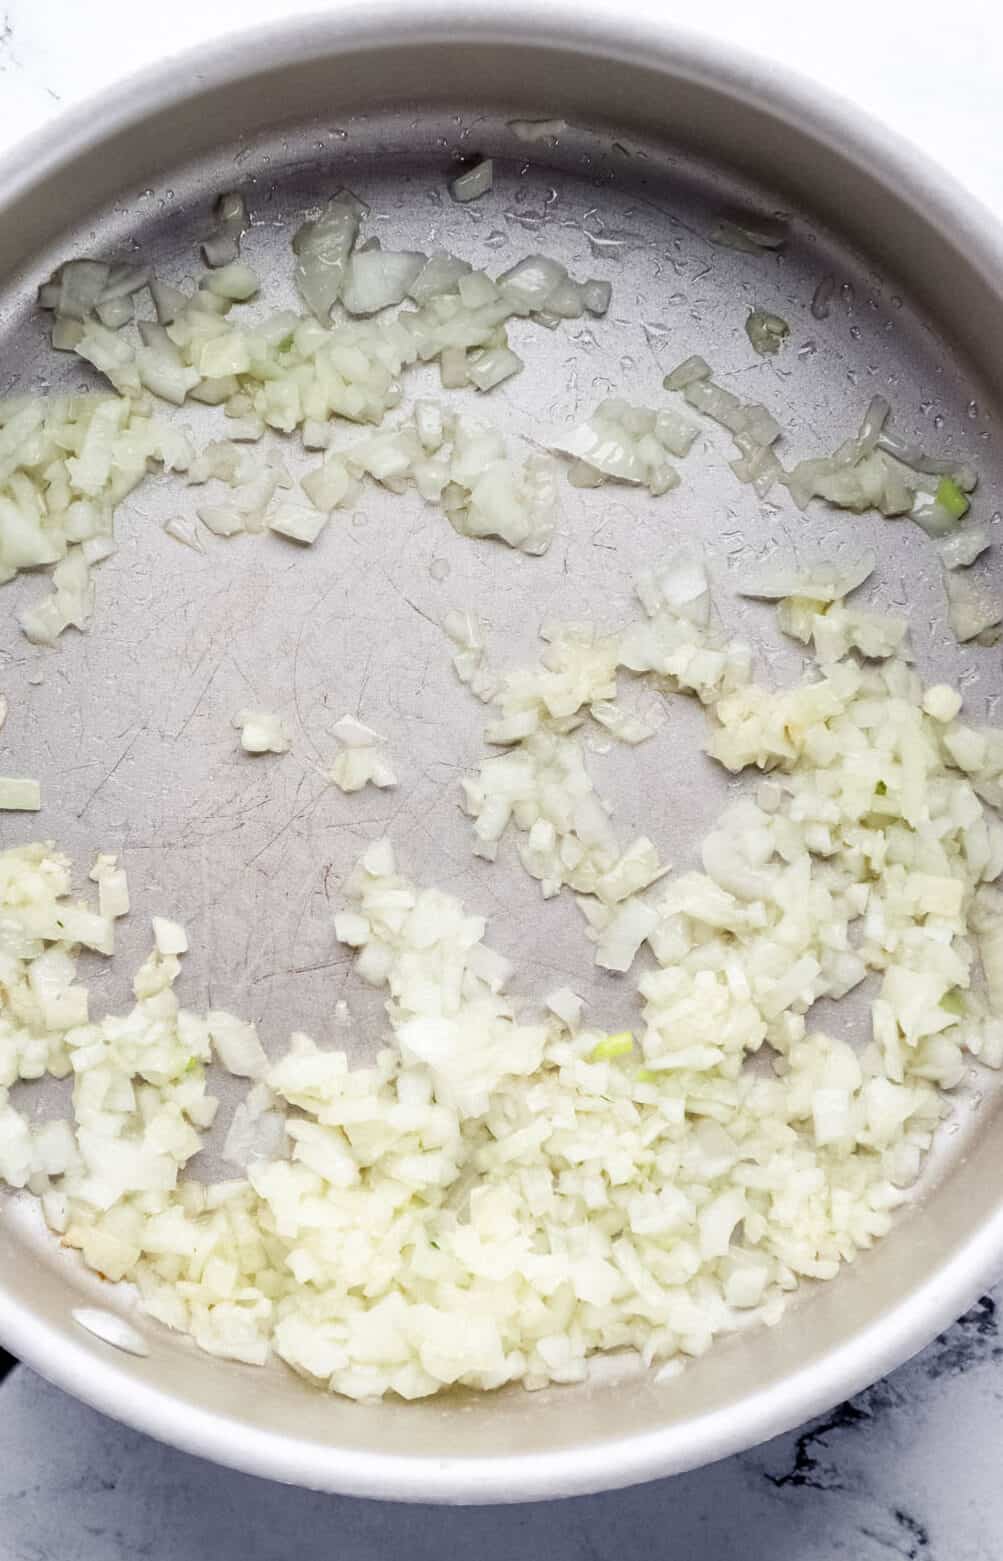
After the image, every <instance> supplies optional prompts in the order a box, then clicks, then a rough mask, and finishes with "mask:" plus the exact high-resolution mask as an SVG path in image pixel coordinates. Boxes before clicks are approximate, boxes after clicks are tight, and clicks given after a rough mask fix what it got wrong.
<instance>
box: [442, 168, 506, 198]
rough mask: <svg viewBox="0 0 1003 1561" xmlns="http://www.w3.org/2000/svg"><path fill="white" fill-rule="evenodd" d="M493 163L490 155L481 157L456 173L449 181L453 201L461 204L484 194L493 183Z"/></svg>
mask: <svg viewBox="0 0 1003 1561" xmlns="http://www.w3.org/2000/svg"><path fill="white" fill-rule="evenodd" d="M494 175H495V165H494V163H493V162H492V161H491V158H490V157H483V158H481V160H480V162H477V163H475V164H474V166H473V167H472V168H468V169H466V171H465V172H464V173H461V174H458V175H457V177H456V178H455V179H450V181H449V193H450V195H451V196H452V197H453V199H454V201H459V202H460V203H461V204H462V203H464V202H466V201H475V200H478V199H479V197H480V196H482V195H486V194H487V192H488V191H489V190H490V189H491V187H492V185H493V184H494Z"/></svg>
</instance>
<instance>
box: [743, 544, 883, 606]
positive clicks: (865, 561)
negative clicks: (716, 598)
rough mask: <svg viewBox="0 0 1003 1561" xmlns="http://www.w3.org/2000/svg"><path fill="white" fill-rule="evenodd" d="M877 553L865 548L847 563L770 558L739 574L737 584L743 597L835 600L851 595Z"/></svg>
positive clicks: (818, 600) (860, 582) (817, 600)
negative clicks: (851, 561) (755, 567)
mask: <svg viewBox="0 0 1003 1561" xmlns="http://www.w3.org/2000/svg"><path fill="white" fill-rule="evenodd" d="M876 564H877V558H876V555H875V554H874V553H873V552H872V551H871V550H870V548H867V549H865V551H864V552H862V553H861V555H860V557H859V558H857V559H855V560H854V561H853V563H850V564H838V563H835V562H832V561H830V560H828V559H818V560H817V561H811V562H807V563H806V562H805V561H804V559H802V560H800V561H798V560H797V559H790V560H785V559H781V560H780V561H779V562H773V560H770V561H769V562H768V563H766V564H764V565H761V566H760V567H759V568H758V569H753V570H751V571H749V572H748V573H746V572H744V571H743V573H742V576H741V580H740V583H739V586H738V590H739V594H740V595H742V596H759V597H764V598H767V599H770V600H774V601H779V600H780V599H781V598H782V597H804V598H806V599H807V600H809V601H814V602H835V601H839V600H842V598H843V597H846V596H849V595H851V593H852V592H854V591H856V590H857V589H858V588H859V587H860V586H861V585H863V583H864V581H865V580H867V579H868V578H869V576H870V575H872V574H873V573H874V569H875V566H876Z"/></svg>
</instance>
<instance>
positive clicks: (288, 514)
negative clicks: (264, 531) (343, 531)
mask: <svg viewBox="0 0 1003 1561" xmlns="http://www.w3.org/2000/svg"><path fill="white" fill-rule="evenodd" d="M329 518H330V517H329V516H328V515H323V514H320V513H318V511H317V510H316V509H307V508H306V507H305V506H304V505H301V504H280V505H279V507H278V509H276V510H275V511H274V512H273V514H272V515H270V516H269V520H268V529H269V531H277V532H278V533H279V535H280V536H283V537H289V538H290V539H291V540H292V541H293V542H305V543H310V542H316V540H317V538H318V537H319V536H320V534H321V532H322V531H323V529H324V527H325V526H326V525H327V522H328V520H329Z"/></svg>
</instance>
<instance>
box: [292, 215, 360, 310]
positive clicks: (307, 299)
mask: <svg viewBox="0 0 1003 1561" xmlns="http://www.w3.org/2000/svg"><path fill="white" fill-rule="evenodd" d="M366 211H367V207H366V206H365V205H363V203H362V201H360V200H359V199H358V198H357V197H356V196H354V195H352V194H351V192H350V191H349V190H339V191H338V193H337V195H335V196H334V197H333V199H332V200H330V201H329V202H328V204H327V206H326V207H325V208H324V210H323V212H322V213H321V215H320V216H319V217H318V218H317V219H316V220H315V221H312V222H305V223H304V224H303V226H302V227H300V228H298V229H297V231H296V233H295V234H294V235H293V252H294V254H295V255H296V272H295V279H296V287H297V291H298V292H299V295H300V297H301V298H302V299H303V302H304V303H305V304H306V306H307V308H308V309H310V310H311V311H312V313H313V314H314V315H315V316H316V318H317V319H318V320H319V321H320V322H321V324H322V325H326V324H327V323H328V321H329V320H330V318H331V310H332V309H333V307H334V305H335V304H336V303H337V301H338V299H339V298H340V297H341V290H342V288H343V287H344V285H345V272H346V268H347V266H348V258H349V256H350V255H351V253H352V249H353V247H354V245H355V240H356V238H357V237H358V232H359V222H360V219H361V218H362V217H364V216H365V214H366Z"/></svg>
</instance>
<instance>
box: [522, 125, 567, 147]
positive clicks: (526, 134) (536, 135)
mask: <svg viewBox="0 0 1003 1561" xmlns="http://www.w3.org/2000/svg"><path fill="white" fill-rule="evenodd" d="M508 127H509V129H510V130H511V131H512V132H513V134H514V135H516V136H518V138H519V140H520V141H549V142H554V143H556V142H557V141H559V140H560V138H561V136H562V135H563V134H564V132H565V130H567V128H568V122H567V120H566V119H510V120H509V122H508Z"/></svg>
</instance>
